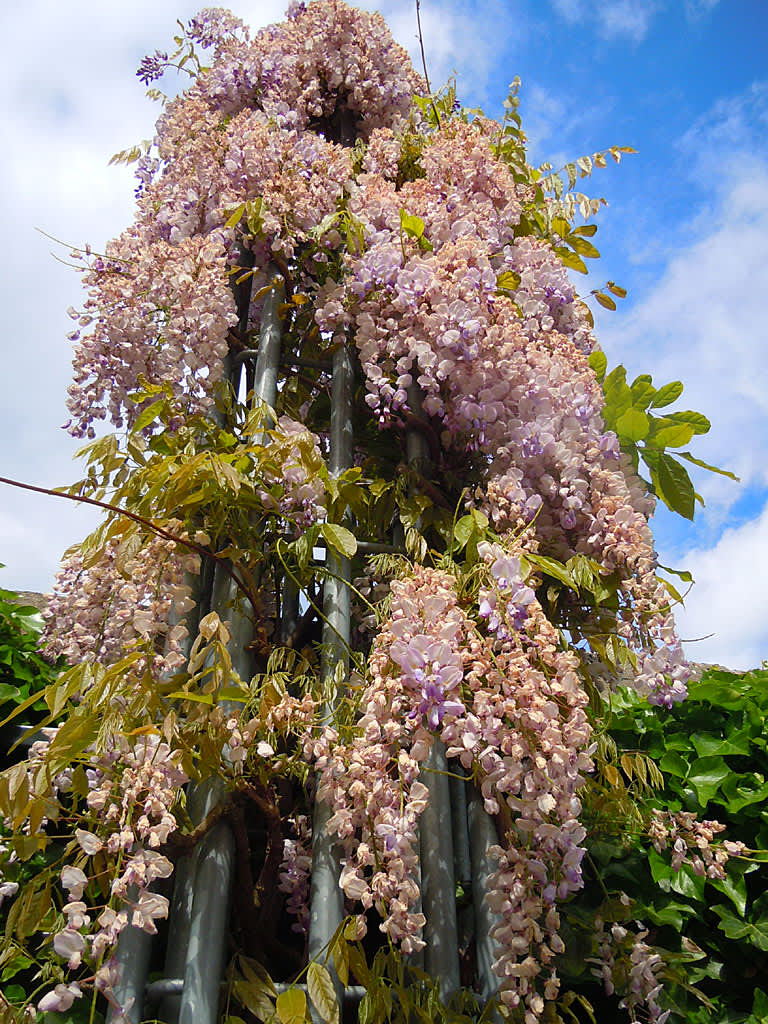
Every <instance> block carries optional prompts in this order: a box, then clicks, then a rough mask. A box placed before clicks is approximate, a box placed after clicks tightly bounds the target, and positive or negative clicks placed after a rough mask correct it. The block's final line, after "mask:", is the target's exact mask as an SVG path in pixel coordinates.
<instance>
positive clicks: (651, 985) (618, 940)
mask: <svg viewBox="0 0 768 1024" xmlns="http://www.w3.org/2000/svg"><path fill="white" fill-rule="evenodd" d="M635 924H636V925H637V929H638V930H637V932H632V931H630V930H629V929H628V928H625V927H624V926H623V925H621V924H616V923H614V924H612V925H611V926H610V930H607V929H606V922H604V921H603V919H602V918H600V917H598V918H596V920H595V927H596V932H595V936H594V943H595V947H596V954H597V955H596V956H595V957H593V958H590V959H591V961H592V962H593V963H595V964H597V967H596V968H594V969H593V971H592V973H593V974H594V976H595V977H596V978H599V979H600V980H601V981H602V982H603V984H604V986H605V991H606V993H607V994H608V995H613V993H614V991H615V990H616V989H617V988H618V989H619V990H620V991H624V992H626V995H625V996H624V997H623V998H622V999H621V1001H620V1002H619V1006H620V1007H621V1008H622V1009H626V1010H629V1012H630V1015H631V1019H632V1020H638V1019H639V1018H638V1016H637V1011H638V1009H640V1008H642V1019H643V1020H646V1021H648V1024H664V1022H665V1021H666V1020H667V1019H668V1018H669V1015H670V1013H671V1012H672V1011H671V1010H663V1011H662V1009H661V1006H660V1005H659V1003H658V1001H657V997H658V995H659V993H660V992H661V991H662V988H663V985H662V982H661V981H660V978H659V975H660V973H661V971H662V970H663V969H664V961H663V960H662V958H661V956H660V955H659V954H658V953H657V952H656V951H655V950H654V949H652V948H651V947H650V946H649V945H648V944H647V942H646V941H645V940H646V938H647V937H648V931H647V929H646V928H644V927H643V925H642V924H641V923H640V922H639V921H636V922H635Z"/></svg>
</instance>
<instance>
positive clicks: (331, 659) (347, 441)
mask: <svg viewBox="0 0 768 1024" xmlns="http://www.w3.org/2000/svg"><path fill="white" fill-rule="evenodd" d="M353 389H354V369H353V367H352V360H351V357H350V354H349V351H348V349H347V348H346V346H341V347H340V348H338V349H337V350H336V352H335V353H334V356H333V386H332V401H331V438H330V457H329V467H328V468H329V471H330V472H331V473H332V474H333V475H334V476H338V475H339V474H340V473H342V472H343V471H344V470H345V469H347V468H348V467H349V466H351V465H352V441H353V438H352V400H353ZM327 567H328V570H329V575H328V577H327V578H326V580H325V584H324V591H323V615H324V617H325V621H324V623H323V649H322V663H321V676H322V680H323V686H324V687H325V693H326V700H325V705H324V709H323V717H324V718H325V719H330V718H332V716H333V713H334V711H335V708H336V704H337V700H338V695H337V694H336V693H335V681H336V679H337V678H338V677H337V672H338V666H341V667H342V671H341V673H340V675H341V678H343V679H344V678H346V675H347V671H348V664H349V641H350V634H351V628H350V584H351V582H352V566H351V563H350V560H349V559H348V558H344V557H342V556H341V555H339V554H337V553H336V552H335V551H332V550H330V549H329V550H328V558H327ZM331 813H332V811H331V808H330V807H329V806H328V805H327V804H324V803H322V802H321V801H319V800H316V801H315V808H314V815H313V833H312V834H313V838H312V887H311V902H310V922H309V958H310V960H314V959H319V958H321V957H322V956H323V955H324V953H325V951H326V947H327V946H328V943H329V942H330V940H331V938H332V937H333V934H334V932H335V931H336V929H337V928H338V926H339V925H340V924H341V921H342V919H343V917H344V895H343V893H342V890H341V887H340V886H339V876H340V874H341V866H340V863H339V857H338V854H337V852H336V850H335V847H334V842H333V839H332V837H331V836H330V835H329V834H328V828H327V825H328V820H329V818H330V817H331ZM334 984H335V986H336V990H337V997H338V998H339V1000H340V1001H341V995H342V992H341V983H340V982H339V979H338V978H337V977H335V978H334ZM318 1020H319V1018H318Z"/></svg>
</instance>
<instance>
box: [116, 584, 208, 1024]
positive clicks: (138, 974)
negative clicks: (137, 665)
mask: <svg viewBox="0 0 768 1024" xmlns="http://www.w3.org/2000/svg"><path fill="white" fill-rule="evenodd" d="M185 582H186V583H187V585H188V586H190V588H191V590H192V594H193V597H194V599H195V607H194V608H192V609H190V611H189V612H187V614H186V615H185V616H183V621H184V622H185V623H186V625H187V630H188V632H187V635H186V637H185V638H184V639H183V640H182V642H181V649H182V652H183V653H184V654H185V655H186V656H189V652H190V648H191V646H192V638H193V635H194V633H195V631H196V628H197V623H198V621H199V619H200V602H201V600H202V599H203V592H204V590H205V584H204V581H203V579H202V576H201V575H198V576H193V575H192V574H190V573H187V574H185ZM170 625H172V626H173V625H175V620H174V619H173V618H172V620H171V623H170ZM186 859H187V858H185V860H186ZM178 871H179V869H178V868H177V872H176V874H177V879H178ZM177 889H179V885H178V881H177V882H176V884H175V885H174V897H175V895H176V891H177ZM172 915H173V903H172V904H171V908H169V916H172ZM153 940H154V936H153V935H149V934H147V932H145V931H143V930H142V929H141V928H135V927H134V926H133V925H129V926H128V927H127V928H125V929H124V930H123V931H122V933H121V934H120V938H119V939H118V941H117V948H116V950H115V957H116V959H117V962H118V965H119V968H120V976H119V979H118V982H117V984H116V985H115V996H116V998H117V1001H118V1002H119V1003H120V1005H121V1006H126V1005H127V1004H128V1003H129V1002H130V1001H131V1000H133V1002H132V1004H131V1006H130V1009H128V1010H126V1011H125V1013H124V1014H123V1015H122V1017H121V1020H126V1021H128V1022H129V1024H138V1022H139V1021H141V1020H143V1019H144V997H145V991H146V987H147V978H148V977H149V966H150V961H151V955H152V944H153ZM117 1017H118V1012H117V1010H116V1009H115V1008H114V1006H110V1007H109V1010H108V1013H107V1021H108V1024H113V1021H115V1019H116V1018H117Z"/></svg>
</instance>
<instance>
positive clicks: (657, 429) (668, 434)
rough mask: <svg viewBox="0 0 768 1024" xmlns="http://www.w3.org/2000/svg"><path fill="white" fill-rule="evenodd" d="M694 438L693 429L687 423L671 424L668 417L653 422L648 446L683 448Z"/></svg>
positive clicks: (655, 419)
mask: <svg viewBox="0 0 768 1024" xmlns="http://www.w3.org/2000/svg"><path fill="white" fill-rule="evenodd" d="M692 437H693V427H691V426H690V425H689V424H687V423H673V422H670V418H669V417H668V416H664V417H663V418H661V419H657V418H654V419H652V420H651V430H650V433H649V435H648V444H649V445H652V446H653V447H654V448H682V446H683V445H684V444H688V442H689V441H690V440H691V438H692Z"/></svg>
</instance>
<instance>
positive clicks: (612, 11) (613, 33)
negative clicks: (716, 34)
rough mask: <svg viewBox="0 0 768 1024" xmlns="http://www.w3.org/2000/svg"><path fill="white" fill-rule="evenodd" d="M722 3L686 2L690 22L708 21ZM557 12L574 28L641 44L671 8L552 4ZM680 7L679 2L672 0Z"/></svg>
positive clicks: (609, 1)
mask: <svg viewBox="0 0 768 1024" xmlns="http://www.w3.org/2000/svg"><path fill="white" fill-rule="evenodd" d="M718 2H719V0H683V5H684V10H685V15H686V17H687V18H688V20H689V21H698V20H701V19H702V18H704V17H706V15H707V14H709V13H710V11H712V10H713V9H714V8H715V7H716V6H717V4H718ZM551 3H552V7H553V8H554V9H555V12H556V13H557V14H559V15H560V17H561V18H564V19H565V20H566V21H567V22H569V23H570V24H572V25H575V24H586V25H589V26H591V27H592V28H594V30H595V31H596V32H597V34H598V35H599V36H601V37H602V38H603V39H608V40H613V39H615V40H621V39H624V40H628V41H629V42H632V43H641V42H642V41H643V40H644V39H645V37H646V36H647V34H648V32H649V30H650V27H651V23H652V22H653V19H654V18H655V17H656V15H657V14H660V13H661V12H662V11H663V10H665V9H667V8H668V7H669V6H670V3H669V0H666V2H664V0H551ZM673 3H679V0H673Z"/></svg>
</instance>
